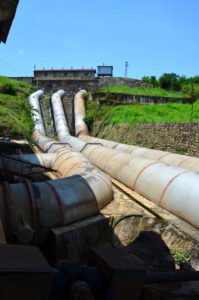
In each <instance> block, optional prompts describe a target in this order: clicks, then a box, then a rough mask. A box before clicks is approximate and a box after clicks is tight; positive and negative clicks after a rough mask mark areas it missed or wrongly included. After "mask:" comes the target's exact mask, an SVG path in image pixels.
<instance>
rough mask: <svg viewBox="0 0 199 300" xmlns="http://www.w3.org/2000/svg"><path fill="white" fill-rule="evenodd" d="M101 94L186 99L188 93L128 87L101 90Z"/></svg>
mask: <svg viewBox="0 0 199 300" xmlns="http://www.w3.org/2000/svg"><path fill="white" fill-rule="evenodd" d="M99 91H100V92H110V93H124V94H132V95H143V96H157V97H172V98H184V97H186V93H174V92H169V91H167V90H164V89H161V88H142V87H139V86H137V87H134V88H130V87H128V86H123V85H120V86H111V85H110V86H109V87H106V88H102V89H100V90H99Z"/></svg>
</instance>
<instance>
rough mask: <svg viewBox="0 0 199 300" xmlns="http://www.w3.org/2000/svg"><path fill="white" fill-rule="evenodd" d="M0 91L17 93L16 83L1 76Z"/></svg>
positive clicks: (11, 93)
mask: <svg viewBox="0 0 199 300" xmlns="http://www.w3.org/2000/svg"><path fill="white" fill-rule="evenodd" d="M0 93H2V94H8V95H16V88H15V86H14V84H13V83H12V82H11V80H9V79H8V78H6V77H0Z"/></svg>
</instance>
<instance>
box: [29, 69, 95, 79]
mask: <svg viewBox="0 0 199 300" xmlns="http://www.w3.org/2000/svg"><path fill="white" fill-rule="evenodd" d="M95 74H96V70H95V69H92V68H91V69H84V68H82V69H72V68H71V69H61V70H54V69H51V70H45V69H43V70H34V78H46V79H50V78H60V77H63V78H89V79H92V78H95Z"/></svg>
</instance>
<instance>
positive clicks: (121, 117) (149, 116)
mask: <svg viewBox="0 0 199 300" xmlns="http://www.w3.org/2000/svg"><path fill="white" fill-rule="evenodd" d="M102 119H103V120H104V126H105V125H108V124H111V123H131V124H135V123H156V122H157V123H158V122H199V100H197V101H196V102H195V103H194V105H193V115H191V105H190V104H178V103H167V104H162V105H160V104H153V105H139V104H135V105H118V106H110V105H102V106H101V107H98V105H97V103H96V102H88V103H87V116H86V118H85V120H86V122H88V123H89V122H90V124H89V125H91V123H92V122H93V121H100V120H102Z"/></svg>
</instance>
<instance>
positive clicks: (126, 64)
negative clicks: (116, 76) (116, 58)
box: [124, 61, 129, 77]
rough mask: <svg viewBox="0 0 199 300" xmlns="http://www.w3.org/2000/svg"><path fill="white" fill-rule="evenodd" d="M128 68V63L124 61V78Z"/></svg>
mask: <svg viewBox="0 0 199 300" xmlns="http://www.w3.org/2000/svg"><path fill="white" fill-rule="evenodd" d="M128 66H129V63H128V61H126V62H125V73H124V76H125V77H127V73H128Z"/></svg>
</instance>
